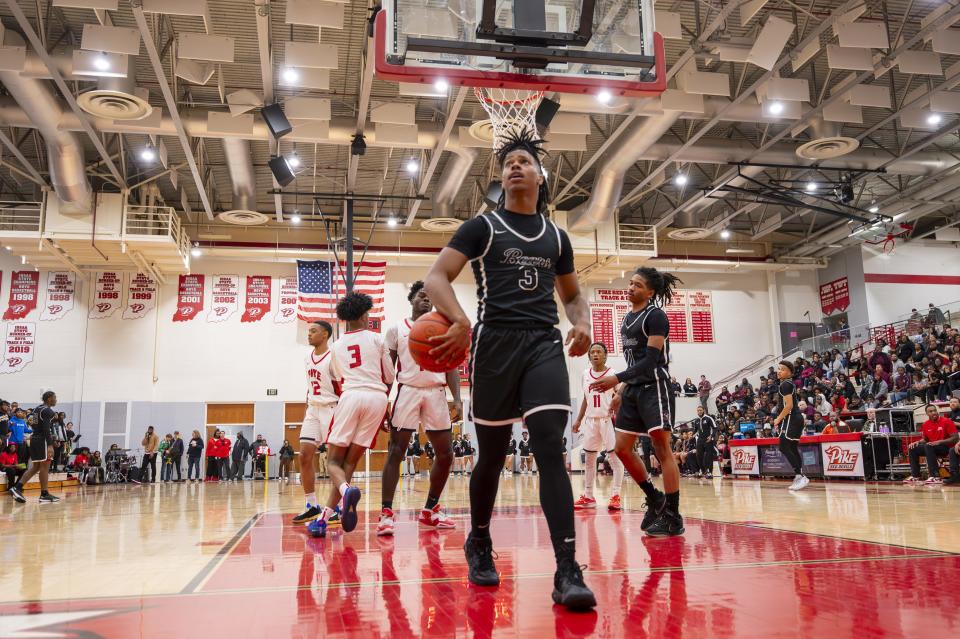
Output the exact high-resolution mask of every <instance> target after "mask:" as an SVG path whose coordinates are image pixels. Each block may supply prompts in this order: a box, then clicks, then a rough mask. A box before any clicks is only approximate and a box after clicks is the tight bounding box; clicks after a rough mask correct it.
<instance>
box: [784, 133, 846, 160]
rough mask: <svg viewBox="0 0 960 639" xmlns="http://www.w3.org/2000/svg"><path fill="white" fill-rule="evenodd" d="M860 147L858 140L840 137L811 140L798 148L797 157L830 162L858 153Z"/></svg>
mask: <svg viewBox="0 0 960 639" xmlns="http://www.w3.org/2000/svg"><path fill="white" fill-rule="evenodd" d="M859 147H860V142H859V141H858V140H855V139H853V138H845V137H843V136H839V135H838V136H835V137H829V138H818V139H816V140H811V141H809V142H807V143H806V144H803V145H801V146H799V147H797V155H798V156H800V157H802V158H803V159H805V160H829V159H831V158H838V157H840V156H842V155H846V154H847V153H851V152H853V151H856V150H857V148H859Z"/></svg>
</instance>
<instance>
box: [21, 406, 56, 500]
mask: <svg viewBox="0 0 960 639" xmlns="http://www.w3.org/2000/svg"><path fill="white" fill-rule="evenodd" d="M56 405H57V394H56V393H54V392H53V391H47V392H45V393H44V394H43V404H41V405H40V406H37V408H36V409H34V415H36V416H37V423H36V424H35V425H34V427H33V434H32V435H31V436H30V461H31V462H32V463H31V466H30V468H29V469H28V470H27V472H25V473H24V474H23V475H22V476H21V477H20V480H19V481H17V483H16V484H14V485H13V486H11V487H10V494H11V495H12V496H13V498H14V499H15V500H16V501H18V502H19V503H21V504H23V503H26V501H27V498H26V497H24V496H23V486H24V484H26V483H27V482H28V481H30V478H31V477H33V476H34V475H37V474H39V475H40V503H41V504H53V503H56V502H58V501H60V498H59V497H56V496H54V495H51V494H50V493H49V492H48V490H47V488H48V484H47V482H48V480H49V477H50V459H51V458H52V457H53V422H54V420H56V419H57V413H56V411H54V410H53V407H54V406H56Z"/></svg>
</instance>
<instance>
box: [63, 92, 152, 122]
mask: <svg viewBox="0 0 960 639" xmlns="http://www.w3.org/2000/svg"><path fill="white" fill-rule="evenodd" d="M77 104H79V105H80V108H81V109H83V110H84V111H86V112H87V113H89V114H90V115H92V116H95V117H98V118H108V119H111V120H142V119H143V118H145V117H147V116H148V115H150V114H151V113H153V107H152V106H150V103H149V102H147V101H146V100H144V99H143V98H141V97H139V96H136V95H131V94H129V93H124V92H122V91H114V90H110V89H92V90H90V91H87V92H85V93H81V94H80V95H79V97H77Z"/></svg>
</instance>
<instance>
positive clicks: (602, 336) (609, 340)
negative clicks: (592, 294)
mask: <svg viewBox="0 0 960 639" xmlns="http://www.w3.org/2000/svg"><path fill="white" fill-rule="evenodd" d="M590 328H591V329H592V333H593V341H594V342H600V343H601V344H603V345H604V346H606V347H607V353H608V354H609V355H616V354H617V353H616V352H615V350H616V346H617V337H616V336H617V333H618V332H619V331H620V327H619V326H617V325H616V324H614V305H613V304H604V303H593V304H590Z"/></svg>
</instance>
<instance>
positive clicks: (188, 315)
mask: <svg viewBox="0 0 960 639" xmlns="http://www.w3.org/2000/svg"><path fill="white" fill-rule="evenodd" d="M202 310H203V275H181V276H180V286H179V287H178V289H177V311H176V312H175V313H174V314H173V321H174V322H187V321H189V320H192V319H193V318H194V317H196V316H197V314H198V313H199V312H200V311H202Z"/></svg>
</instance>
